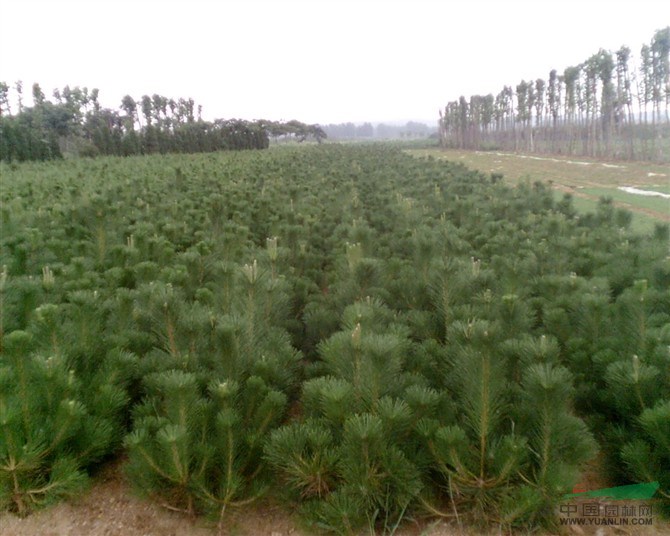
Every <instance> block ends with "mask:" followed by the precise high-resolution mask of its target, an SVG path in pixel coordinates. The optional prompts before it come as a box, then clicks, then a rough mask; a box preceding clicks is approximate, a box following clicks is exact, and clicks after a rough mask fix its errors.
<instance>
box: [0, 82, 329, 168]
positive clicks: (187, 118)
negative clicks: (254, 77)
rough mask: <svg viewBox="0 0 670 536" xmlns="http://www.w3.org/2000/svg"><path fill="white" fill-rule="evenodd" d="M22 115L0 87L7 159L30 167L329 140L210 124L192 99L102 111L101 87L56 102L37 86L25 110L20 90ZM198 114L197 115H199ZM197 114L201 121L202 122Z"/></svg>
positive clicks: (300, 128) (286, 128) (290, 125)
mask: <svg viewBox="0 0 670 536" xmlns="http://www.w3.org/2000/svg"><path fill="white" fill-rule="evenodd" d="M14 91H15V92H16V100H17V101H18V103H19V110H20V111H19V113H17V114H16V115H12V110H11V109H10V98H9V93H10V86H9V85H8V84H7V83H5V82H0V160H5V161H24V160H47V159H50V158H60V157H62V156H63V155H64V154H71V155H78V156H97V155H117V156H129V155H136V154H152V153H161V154H164V153H175V152H176V153H187V152H188V153H192V152H210V151H219V150H229V149H265V148H267V147H268V146H269V143H270V136H272V137H273V138H275V139H277V138H278V137H281V138H283V139H288V138H290V139H295V140H298V141H304V140H306V139H313V140H316V141H317V142H319V143H320V142H321V141H322V140H324V139H325V138H326V137H327V135H326V133H325V132H324V131H323V129H322V128H321V127H320V126H319V125H307V124H304V123H301V122H300V121H296V120H293V121H289V122H287V123H281V122H272V121H263V120H259V121H245V120H241V119H216V120H214V121H211V122H210V121H204V120H203V119H202V117H201V111H202V107H201V106H197V108H196V103H195V101H194V100H193V99H183V98H179V99H177V100H175V99H171V98H168V97H165V96H163V95H159V94H157V93H154V94H153V95H151V96H149V95H143V96H142V97H140V99H137V100H136V99H135V98H133V97H132V96H131V95H126V96H124V97H123V99H122V100H121V104H120V107H119V109H118V110H114V109H110V108H103V107H101V106H100V103H99V100H98V96H99V91H98V89H95V88H94V89H92V90H90V91H89V89H88V88H86V87H83V88H80V87H78V86H77V87H74V88H71V87H70V86H65V87H64V88H63V89H62V90H60V89H55V90H54V91H53V97H54V99H55V102H51V101H49V100H47V98H46V96H45V94H44V92H43V91H42V88H41V87H40V85H39V84H37V83H35V84H33V86H32V100H33V106H32V107H30V106H29V107H26V106H24V105H23V93H22V92H23V84H22V82H17V83H15V85H14ZM196 110H197V112H196ZM196 114H197V117H196Z"/></svg>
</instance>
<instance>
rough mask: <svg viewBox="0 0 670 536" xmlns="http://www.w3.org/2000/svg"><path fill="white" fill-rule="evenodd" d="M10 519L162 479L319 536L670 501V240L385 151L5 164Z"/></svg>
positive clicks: (194, 509)
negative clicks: (619, 500) (565, 501)
mask: <svg viewBox="0 0 670 536" xmlns="http://www.w3.org/2000/svg"><path fill="white" fill-rule="evenodd" d="M2 172H3V177H4V180H3V185H2V191H1V192H0V193H1V201H2V202H1V203H0V205H1V206H2V214H1V217H2V225H3V233H2V238H1V241H2V249H1V250H0V266H4V268H3V271H2V275H1V285H2V291H1V294H0V299H1V300H2V301H1V307H0V311H1V313H2V317H1V324H0V326H1V333H2V339H1V345H2V353H1V354H0V507H1V509H2V510H9V511H11V512H14V513H18V514H20V515H26V514H28V513H30V512H31V511H33V510H34V509H36V508H38V507H40V506H43V505H45V504H48V503H51V502H53V501H55V500H58V499H61V498H62V497H65V496H69V495H72V494H75V493H78V492H79V491H80V490H81V489H82V486H84V485H85V484H86V481H87V479H88V475H90V472H91V471H92V470H94V469H95V468H96V467H98V466H99V464H101V463H103V462H104V461H105V460H108V459H110V457H112V456H117V455H118V454H119V453H121V452H123V453H126V455H127V462H126V463H125V466H124V467H125V471H126V472H127V474H128V476H129V478H130V481H131V482H132V484H133V485H134V486H135V488H136V489H137V490H138V491H139V492H141V493H143V494H145V495H146V496H148V497H149V498H151V499H152V500H154V501H156V502H158V503H159V504H161V505H164V506H166V507H168V508H170V509H176V510H181V511H184V512H188V513H191V514H199V515H207V516H212V517H213V518H214V519H218V520H220V523H222V524H223V525H225V524H226V523H227V522H228V519H229V516H228V515H227V514H228V513H229V512H230V511H232V510H235V509H238V508H244V506H245V505H247V504H248V503H250V502H251V501H254V500H255V499H258V498H261V497H263V496H268V495H271V496H273V497H275V498H277V499H278V500H281V501H284V502H285V503H286V504H287V505H289V506H290V507H291V508H292V509H295V510H297V511H298V512H299V515H300V516H301V519H302V520H303V522H304V523H305V524H306V525H307V526H309V527H311V528H312V529H314V530H316V529H320V530H325V531H332V532H335V533H344V534H347V533H355V532H357V531H359V530H363V529H366V530H367V529H375V530H377V531H379V532H385V533H392V532H393V531H394V530H395V529H396V528H397V527H398V526H399V525H400V524H402V523H403V522H405V521H407V520H409V519H421V518H423V517H433V518H434V517H442V518H445V519H449V520H453V521H454V522H456V523H463V524H467V525H470V526H488V527H492V526H501V527H504V528H506V529H510V528H524V529H527V528H535V527H551V526H552V524H553V523H555V522H556V517H557V507H558V504H559V502H560V501H561V498H562V497H563V495H564V494H565V493H566V492H569V491H570V490H571V489H572V486H573V485H574V484H575V483H576V482H578V481H579V476H580V471H582V470H584V467H585V464H588V463H592V461H593V460H594V459H597V460H600V462H601V465H602V467H603V468H604V470H605V471H606V474H604V475H603V481H606V482H610V483H611V484H613V485H614V484H619V483H630V482H647V481H659V482H660V485H661V487H660V490H659V492H658V494H659V495H658V497H659V499H660V501H661V504H663V503H664V504H665V505H666V506H667V504H668V499H669V498H670V470H669V467H670V445H669V444H668V438H669V437H670V352H669V347H670V346H669V345H670V290H669V287H670V265H669V264H668V259H667V257H666V254H667V249H666V248H667V241H668V227H667V226H661V225H659V226H657V228H656V231H655V233H654V234H653V235H652V236H637V235H635V234H634V233H633V232H632V231H631V230H630V229H629V224H630V220H631V216H630V214H629V213H627V212H625V211H622V210H620V209H617V208H615V207H613V206H612V204H611V203H610V202H608V201H607V200H603V201H602V202H601V203H600V205H599V206H598V209H597V211H596V212H595V213H592V214H587V215H578V214H577V213H576V212H575V210H574V208H573V206H572V203H571V199H570V198H569V197H568V196H566V197H563V198H562V199H559V200H555V198H554V196H553V194H552V192H551V191H550V190H549V189H548V188H546V187H545V186H543V185H542V184H540V183H535V184H530V183H527V184H521V185H520V186H518V187H510V186H508V185H505V184H504V180H500V177H499V176H494V177H489V176H485V175H483V174H480V173H476V172H472V171H469V170H467V169H466V168H464V167H462V166H460V165H455V164H451V163H445V162H439V161H433V160H430V159H428V160H417V159H413V158H411V157H409V156H406V155H405V154H403V153H402V152H400V151H399V150H396V149H393V148H388V147H384V146H371V147H338V146H327V147H326V146H324V147H311V148H300V149H295V148H285V149H278V150H274V151H269V152H265V153H255V154H251V153H249V154H245V153H230V154H210V155H197V156H165V157H162V158H158V157H144V158H139V157H138V158H134V159H133V158H129V159H123V160H120V159H119V160H115V159H98V160H94V161H92V160H87V161H84V160H77V161H67V162H57V163H52V164H49V165H47V164H25V165H23V166H18V167H15V168H14V169H12V170H10V169H8V168H3V170H2Z"/></svg>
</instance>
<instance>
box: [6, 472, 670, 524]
mask: <svg viewBox="0 0 670 536" xmlns="http://www.w3.org/2000/svg"><path fill="white" fill-rule="evenodd" d="M122 463H123V462H122V461H117V462H114V463H111V464H110V465H108V466H107V467H105V468H104V469H103V470H102V471H101V472H100V474H99V475H98V476H97V477H96V478H95V479H94V483H93V485H92V487H91V489H90V490H89V491H88V492H87V493H85V494H84V495H83V496H81V497H79V498H77V499H73V500H71V501H67V502H62V503H59V504H57V505H54V506H52V507H50V508H47V509H45V510H40V511H38V512H35V513H33V514H32V515H30V516H28V517H26V518H19V517H16V516H14V515H11V514H2V515H0V536H223V535H230V536H256V535H258V536H261V535H267V536H308V535H310V534H314V532H312V531H309V529H306V528H305V527H304V526H302V525H301V524H300V522H299V520H298V519H297V517H295V516H293V515H292V514H291V512H289V511H287V510H286V509H285V508H282V507H280V506H278V505H276V504H272V503H271V502H268V501H265V502H261V503H258V504H256V505H253V506H251V507H247V508H245V509H244V510H241V511H237V512H234V513H232V514H231V515H230V516H229V517H228V518H226V522H225V523H224V526H222V527H221V528H219V527H218V526H217V523H216V522H214V521H210V520H207V519H202V518H194V517H189V516H187V515H185V514H181V513H178V512H172V511H169V510H166V509H164V508H162V507H161V506H159V505H158V504H156V503H152V502H150V501H147V500H144V499H141V498H139V497H137V496H135V495H134V494H133V493H132V491H131V489H130V486H129V484H128V482H127V481H126V479H125V477H124V476H123V471H122ZM596 479H597V477H596V476H595V475H594V474H589V471H588V470H587V474H586V475H585V479H584V484H587V486H588V487H589V488H591V489H592V488H593V486H595V485H596ZM362 534H366V535H367V534H369V533H368V532H363V533H362ZM396 534H397V535H398V536H470V535H474V534H477V532H475V531H473V530H471V529H468V528H459V527H458V526H457V525H456V524H455V523H453V522H446V521H440V520H438V521H422V522H415V523H412V522H409V523H407V524H406V525H405V526H403V527H401V528H400V530H398V531H397V532H396ZM494 534H495V535H498V536H499V535H500V534H501V533H500V532H494V533H490V535H489V536H493V535H494ZM561 534H566V535H572V534H577V535H589V536H591V535H592V536H610V535H624V536H626V535H629V536H670V523H668V522H666V521H661V520H660V519H659V518H658V516H656V517H655V518H654V524H653V526H651V527H644V528H638V527H570V528H565V529H564V530H562V531H561Z"/></svg>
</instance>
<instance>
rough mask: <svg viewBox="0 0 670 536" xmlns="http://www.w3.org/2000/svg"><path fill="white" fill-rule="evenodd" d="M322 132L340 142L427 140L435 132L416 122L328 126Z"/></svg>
mask: <svg viewBox="0 0 670 536" xmlns="http://www.w3.org/2000/svg"><path fill="white" fill-rule="evenodd" d="M323 130H324V131H325V133H326V134H327V135H328V137H329V138H331V139H341V140H355V139H372V138H379V139H402V138H410V139H411V138H427V137H428V136H430V135H431V134H432V133H433V132H435V129H434V128H431V127H429V126H428V125H426V124H424V123H419V122H416V121H408V122H407V123H406V124H404V125H389V124H386V123H379V124H377V125H376V126H375V125H373V124H372V123H369V122H366V123H362V124H359V125H356V124H354V123H339V124H328V125H325V126H324V127H323Z"/></svg>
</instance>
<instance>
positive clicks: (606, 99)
mask: <svg viewBox="0 0 670 536" xmlns="http://www.w3.org/2000/svg"><path fill="white" fill-rule="evenodd" d="M669 53H670V27H666V28H664V29H662V30H658V31H657V32H656V33H655V34H654V36H653V38H652V40H651V42H650V43H649V44H645V45H644V46H642V48H641V50H640V64H639V69H638V70H637V71H636V70H635V69H634V68H632V67H631V50H630V48H628V47H626V46H622V47H621V48H620V49H619V50H617V51H616V52H615V53H612V52H610V51H607V50H603V49H600V50H599V51H598V52H597V53H595V54H593V55H592V56H590V57H589V58H588V59H587V60H585V61H584V62H582V63H580V64H578V65H574V66H570V67H567V68H566V69H565V70H564V71H563V73H562V74H560V73H559V72H558V71H557V70H556V69H552V70H551V71H550V72H549V77H548V79H547V80H544V79H542V78H538V79H537V80H535V81H532V80H529V81H526V80H521V82H519V83H518V84H517V85H516V86H515V87H514V90H513V89H512V87H511V86H505V87H504V88H503V89H502V91H501V92H500V93H498V94H497V95H496V96H495V97H493V95H486V96H481V95H473V96H471V97H470V99H469V100H468V99H466V98H465V97H460V98H459V99H458V100H454V101H452V102H450V103H448V104H447V105H446V107H445V108H444V110H440V120H439V129H440V138H441V142H442V145H443V146H444V147H455V148H461V149H487V148H488V149H492V148H498V149H502V150H520V151H528V152H545V153H562V154H571V155H586V156H592V157H610V158H629V159H632V158H637V159H650V160H660V161H663V160H667V158H668V157H670V155H668V154H667V145H668V143H667V140H668V139H670V65H669V61H668V56H669ZM664 150H665V152H666V154H664Z"/></svg>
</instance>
